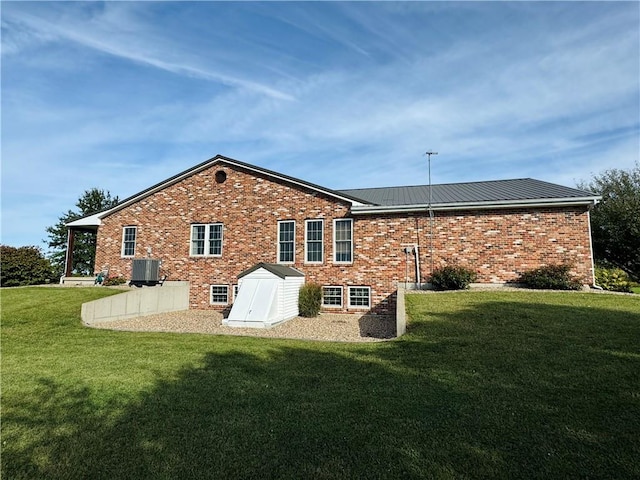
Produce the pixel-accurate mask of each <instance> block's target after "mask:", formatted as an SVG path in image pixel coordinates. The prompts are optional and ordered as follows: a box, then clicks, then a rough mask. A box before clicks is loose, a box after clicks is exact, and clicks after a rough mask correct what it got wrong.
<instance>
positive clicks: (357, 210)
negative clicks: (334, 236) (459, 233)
mask: <svg viewBox="0 0 640 480" xmlns="http://www.w3.org/2000/svg"><path fill="white" fill-rule="evenodd" d="M601 198H602V197H599V196H596V197H579V198H546V199H532V200H509V201H491V202H455V203H438V204H436V205H431V207H430V206H429V204H420V205H390V206H382V205H375V206H374V205H364V206H355V205H354V208H352V209H351V213H353V214H354V215H372V214H384V213H408V212H424V211H425V210H429V208H431V210H433V211H445V210H485V209H486V210H495V209H505V208H522V207H536V208H543V207H570V206H578V205H595V204H596V203H598V201H599V200H600V199H601Z"/></svg>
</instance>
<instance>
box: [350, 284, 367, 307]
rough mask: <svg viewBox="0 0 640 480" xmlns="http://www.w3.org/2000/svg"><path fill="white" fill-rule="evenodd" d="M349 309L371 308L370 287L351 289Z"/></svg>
mask: <svg viewBox="0 0 640 480" xmlns="http://www.w3.org/2000/svg"><path fill="white" fill-rule="evenodd" d="M348 293H349V307H353V308H370V307H371V288H370V287H349V292H348Z"/></svg>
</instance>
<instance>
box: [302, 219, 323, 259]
mask: <svg viewBox="0 0 640 480" xmlns="http://www.w3.org/2000/svg"><path fill="white" fill-rule="evenodd" d="M304 237H305V261H306V262H307V263H322V260H323V253H324V252H323V250H324V247H323V245H324V243H323V238H324V220H307V221H306V222H305V234H304Z"/></svg>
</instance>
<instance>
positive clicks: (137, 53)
mask: <svg viewBox="0 0 640 480" xmlns="http://www.w3.org/2000/svg"><path fill="white" fill-rule="evenodd" d="M7 17H8V19H7V21H10V22H14V23H18V24H21V25H22V26H26V27H27V28H29V29H30V30H31V35H32V38H36V39H41V40H52V39H58V40H69V41H72V42H74V43H76V44H78V45H81V46H83V47H86V48H91V49H94V50H97V51H99V52H102V53H106V54H109V55H113V56H115V57H119V58H122V59H126V60H130V61H132V62H138V63H141V64H144V65H147V66H150V67H153V68H157V69H159V70H163V71H165V72H169V73H173V74H176V75H183V76H187V77H193V78H199V79H203V80H211V81H214V82H219V83H221V84H224V85H227V86H231V87H240V88H243V89H247V90H249V91H251V92H255V93H259V94H263V95H266V96H268V97H272V98H275V99H279V100H294V99H293V97H292V96H291V95H290V94H288V93H286V92H282V91H280V90H278V89H276V88H273V87H270V86H268V85H263V84H261V83H259V82H255V81H252V80H248V79H246V78H242V77H239V76H234V75H228V74H224V73H221V72H218V71H213V70H210V69H206V68H203V67H200V66H197V65H192V64H189V63H184V62H180V61H178V60H176V59H174V57H175V55H173V54H171V53H169V54H167V51H168V52H171V49H169V50H166V51H160V50H159V49H158V48H149V46H148V45H147V46H145V45H143V44H142V43H141V42H139V41H138V40H137V38H138V37H137V35H136V32H138V30H139V25H138V24H137V22H134V23H132V24H127V21H131V18H130V17H124V16H123V15H119V16H118V17H117V22H113V21H112V20H113V15H109V16H106V15H102V14H101V13H99V14H97V15H96V16H94V17H92V18H91V19H90V21H80V19H78V18H73V19H71V21H69V20H68V19H66V18H63V19H59V21H57V22H52V21H50V20H49V19H46V18H42V17H39V16H38V15H33V14H30V13H25V12H19V13H9V14H8V15H7ZM12 38H15V37H12ZM10 42H11V43H10V44H9V47H8V51H7V52H6V53H8V54H13V53H16V52H18V51H19V50H20V47H19V44H20V43H21V42H20V39H19V36H18V38H17V39H15V40H11V41H10ZM163 43H164V42H163Z"/></svg>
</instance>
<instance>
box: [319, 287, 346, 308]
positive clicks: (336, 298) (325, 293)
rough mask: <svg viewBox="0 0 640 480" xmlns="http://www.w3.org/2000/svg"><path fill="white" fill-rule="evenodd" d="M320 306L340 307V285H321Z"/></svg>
mask: <svg viewBox="0 0 640 480" xmlns="http://www.w3.org/2000/svg"><path fill="white" fill-rule="evenodd" d="M322 306H323V307H329V308H337V307H342V287H322Z"/></svg>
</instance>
